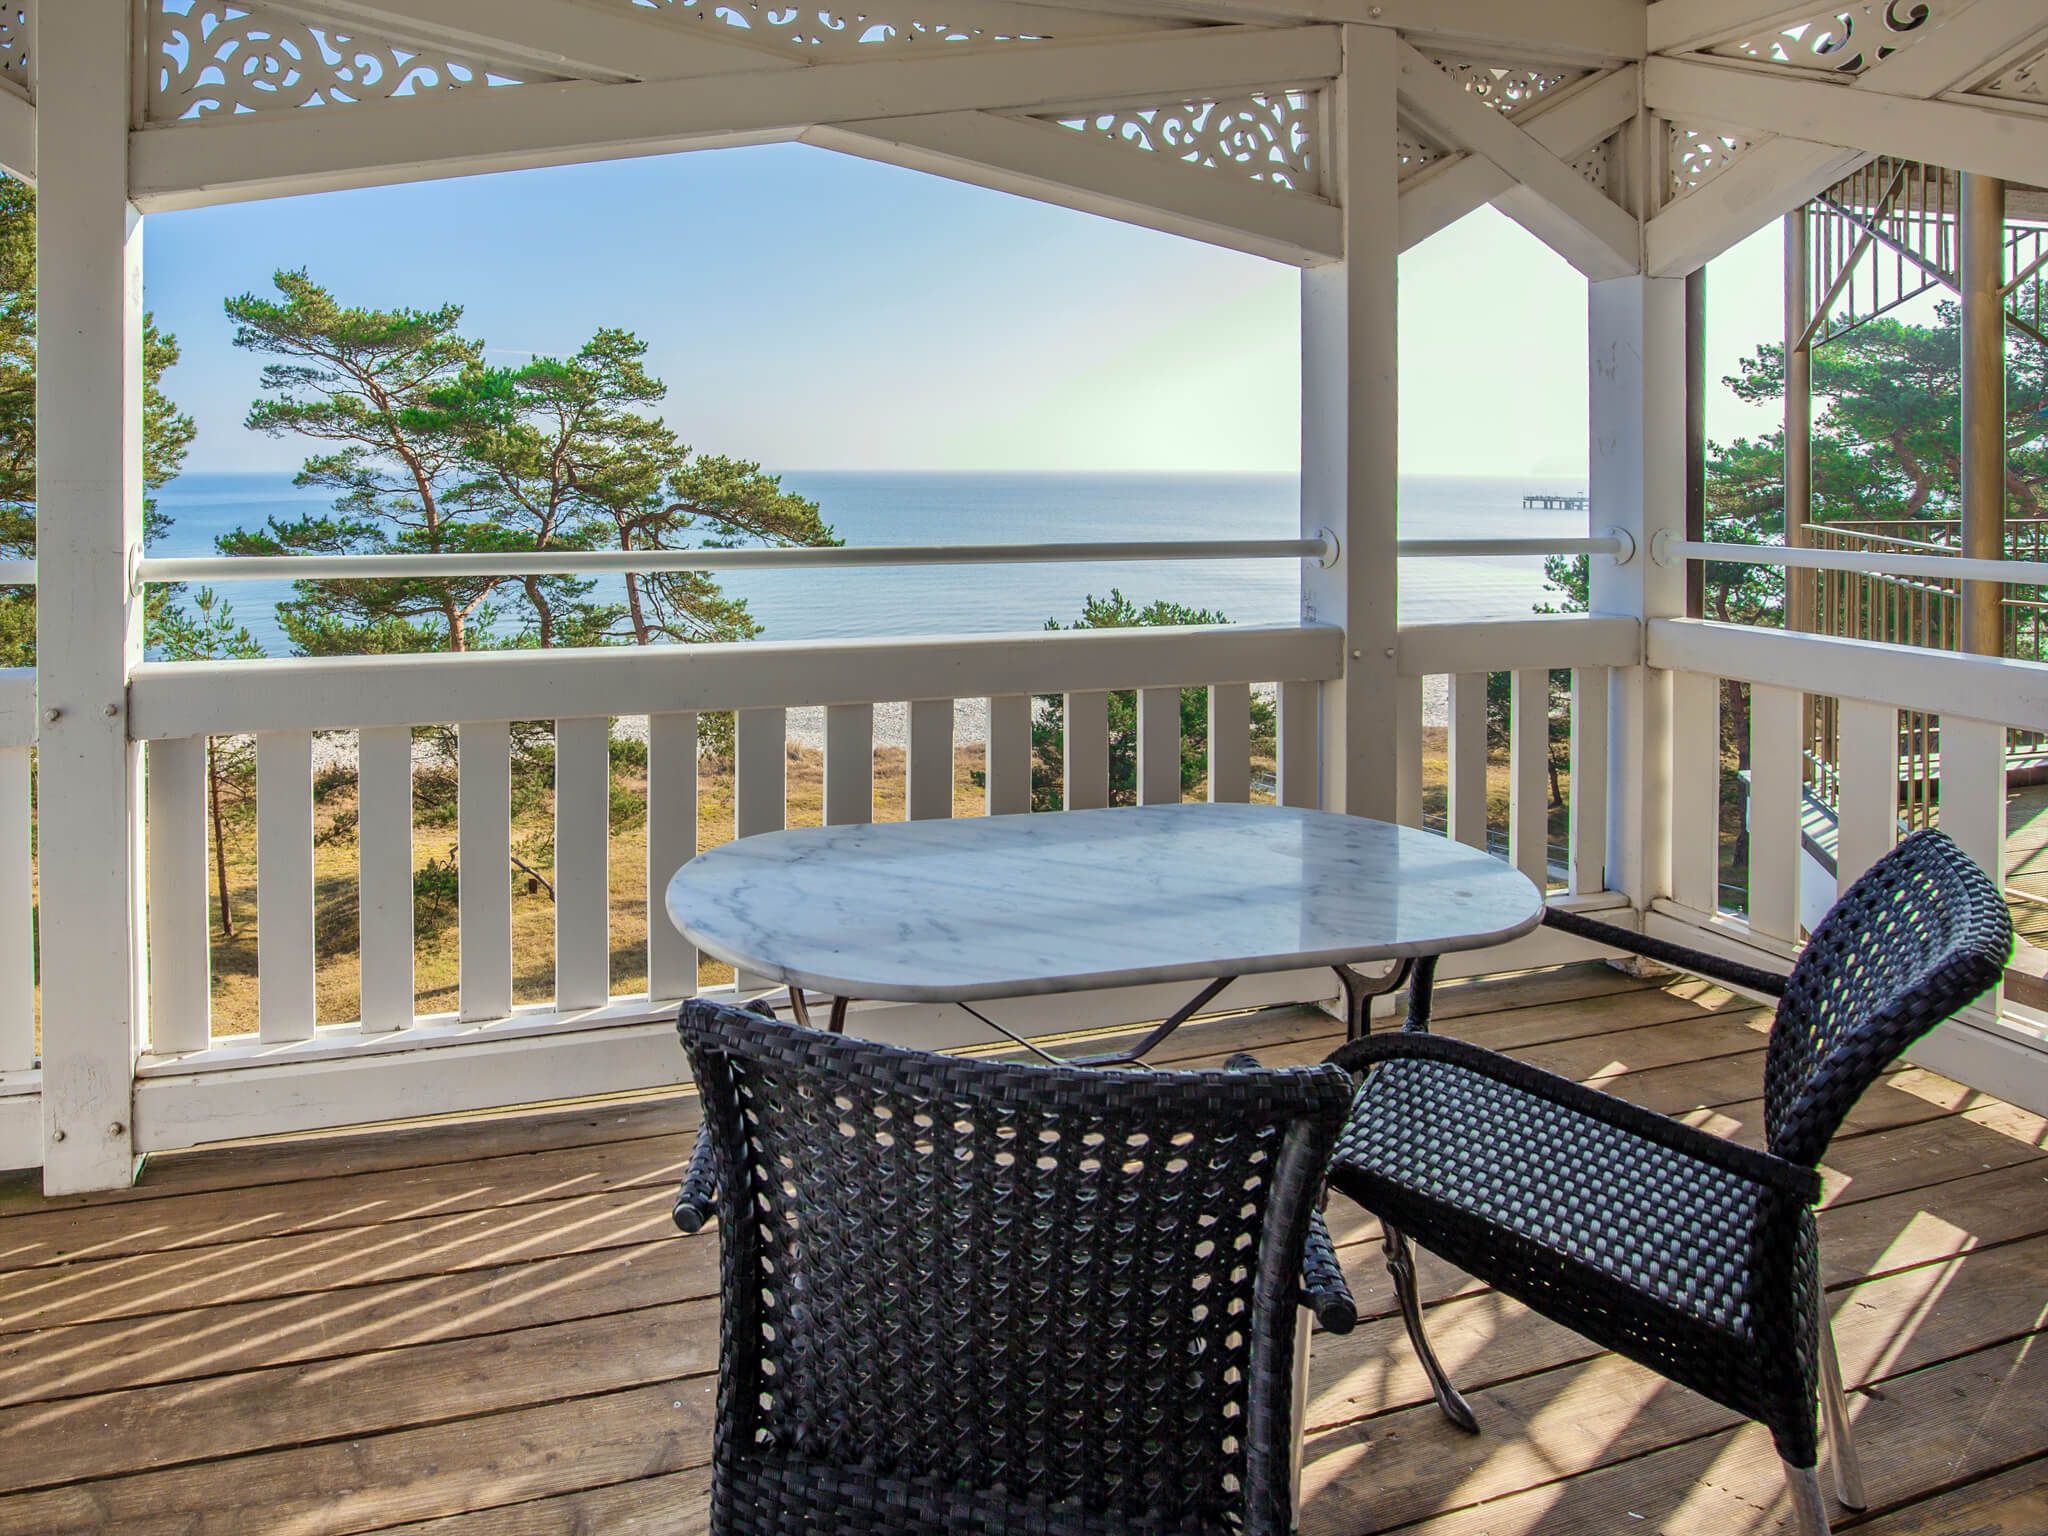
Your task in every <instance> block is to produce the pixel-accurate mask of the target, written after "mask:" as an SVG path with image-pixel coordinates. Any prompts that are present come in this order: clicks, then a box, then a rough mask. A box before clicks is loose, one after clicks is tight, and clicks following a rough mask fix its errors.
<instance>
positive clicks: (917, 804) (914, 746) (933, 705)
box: [903, 699, 953, 821]
mask: <svg viewBox="0 0 2048 1536" xmlns="http://www.w3.org/2000/svg"><path fill="white" fill-rule="evenodd" d="M908 714H909V717H910V718H909V720H908V722H907V724H908V737H909V742H910V746H909V752H908V762H907V764H906V766H905V770H904V772H905V777H906V783H905V785H904V792H903V807H904V812H903V813H904V818H905V819H906V820H908V821H944V820H946V819H947V818H948V817H950V816H951V815H952V814H953V701H952V700H951V699H913V700H911V701H910V704H909V706H908Z"/></svg>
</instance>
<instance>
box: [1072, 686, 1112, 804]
mask: <svg viewBox="0 0 2048 1536" xmlns="http://www.w3.org/2000/svg"><path fill="white" fill-rule="evenodd" d="M1066 716H1067V740H1066V747H1065V750H1064V751H1063V752H1062V753H1061V754H1060V761H1061V763H1062V765H1063V770H1062V777H1063V782H1062V791H1063V795H1062V803H1063V804H1064V805H1065V807H1066V809H1068V810H1070V811H1092V810H1099V809H1101V808H1102V807H1103V806H1106V805H1108V804H1109V695H1108V694H1106V693H1070V694H1068V695H1067V704H1066Z"/></svg>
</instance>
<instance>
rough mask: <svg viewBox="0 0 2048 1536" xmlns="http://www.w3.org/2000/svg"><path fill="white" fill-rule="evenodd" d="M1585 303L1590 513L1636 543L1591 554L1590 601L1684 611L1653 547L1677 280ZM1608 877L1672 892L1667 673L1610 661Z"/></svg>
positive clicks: (1680, 517) (1633, 887)
mask: <svg viewBox="0 0 2048 1536" xmlns="http://www.w3.org/2000/svg"><path fill="white" fill-rule="evenodd" d="M1590 293H1591V297H1590V302H1589V304H1588V320H1589V325H1588V333H1589V349H1590V361H1591V368H1590V372H1589V379H1588V388H1589V391H1590V399H1589V402H1588V405H1589V416H1590V433H1591V443H1590V448H1591V453H1590V466H1589V467H1590V470H1591V481H1590V484H1591V491H1592V509H1591V515H1592V521H1593V523H1594V525H1595V526H1598V527H1603V528H1605V527H1614V528H1621V529H1623V530H1625V531H1626V532H1627V533H1629V534H1630V535H1631V536H1632V537H1633V538H1634V539H1635V542H1636V549H1637V550H1638V551H1639V553H1638V554H1637V555H1636V557H1635V558H1634V559H1633V560H1631V561H1629V562H1628V564H1626V565H1615V564H1613V563H1612V562H1610V561H1605V560H1595V561H1594V562H1593V566H1592V577H1593V583H1592V585H1593V590H1592V599H1593V601H1592V610H1593V612H1594V613H1596V614H1606V615H1614V616H1618V617H1624V618H1632V619H1635V620H1637V621H1639V622H1640V621H1642V620H1645V619H1652V618H1677V617H1679V616H1681V615H1683V613H1684V612H1685V573H1684V569H1683V568H1682V566H1680V565H1677V564H1673V565H1670V566H1663V565H1659V564H1658V563H1657V562H1656V561H1655V560H1654V559H1652V558H1651V557H1650V554H1649V551H1650V548H1651V542H1650V541H1651V537H1652V535H1654V534H1655V533H1657V532H1658V531H1659V530H1660V529H1667V528H1668V529H1670V530H1671V534H1672V537H1674V538H1679V537H1683V533H1684V526H1685V282H1684V280H1683V279H1682V278H1668V277H1617V278H1612V279H1610V280H1608V281H1606V282H1601V283H1594V284H1592V285H1591V289H1590ZM1607 724H1608V744H1607V762H1608V772H1607V859H1606V868H1607V883H1608V885H1609V886H1610V887H1611V888H1612V889H1614V890H1617V891H1621V892H1624V893H1626V894H1627V896H1628V897H1629V899H1630V901H1631V902H1632V903H1633V904H1634V906H1635V907H1636V909H1637V910H1638V911H1641V910H1644V909H1647V908H1648V906H1649V904H1650V903H1651V902H1652V901H1654V900H1656V899H1657V898H1658V897H1662V896H1669V895H1670V894H1671V689H1670V674H1669V673H1667V672H1662V671H1653V670H1651V669H1650V668H1649V667H1647V666H1634V667H1616V668H1614V669H1613V671H1612V672H1611V674H1610V682H1609V688H1608V712H1607Z"/></svg>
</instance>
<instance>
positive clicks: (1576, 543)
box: [1397, 528, 1636, 565]
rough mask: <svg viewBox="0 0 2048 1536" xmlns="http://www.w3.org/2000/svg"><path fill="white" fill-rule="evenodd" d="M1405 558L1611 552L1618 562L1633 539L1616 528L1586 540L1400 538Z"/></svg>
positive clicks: (1629, 555)
mask: <svg viewBox="0 0 2048 1536" xmlns="http://www.w3.org/2000/svg"><path fill="white" fill-rule="evenodd" d="M1397 547H1398V548H1399V550H1400V553H1401V555H1402V557H1403V558H1404V559H1442V558H1446V557H1458V556H1467V557H1470V556H1479V555H1612V556H1614V559H1615V562H1616V563H1617V564H1619V565H1626V564H1628V562H1629V561H1630V560H1631V559H1633V558H1634V556H1635V552H1636V541H1635V540H1634V539H1632V538H1630V537H1629V535H1628V534H1626V533H1624V532H1623V531H1622V530H1621V529H1619V528H1610V529H1609V530H1608V531H1607V532H1606V533H1604V534H1599V535H1596V536H1594V537H1592V538H1585V539H1402V540H1401V541H1400V542H1399V544H1398V546H1397Z"/></svg>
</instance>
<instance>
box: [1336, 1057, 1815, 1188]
mask: <svg viewBox="0 0 2048 1536" xmlns="http://www.w3.org/2000/svg"><path fill="white" fill-rule="evenodd" d="M1329 1060H1330V1062H1331V1063H1332V1064H1333V1065H1335V1066H1339V1067H1342V1068H1344V1070H1345V1071H1347V1072H1351V1073H1353V1074H1357V1075H1363V1074H1364V1073H1366V1072H1367V1071H1369V1070H1370V1069H1371V1068H1373V1067H1375V1066H1377V1065H1379V1064H1381V1063H1383V1062H1389V1061H1404V1060H1406V1061H1418V1060H1419V1061H1439V1062H1443V1063H1445V1064H1447V1065H1450V1066H1454V1067H1457V1068H1459V1069H1460V1070H1462V1071H1468V1072H1476V1073H1479V1074H1481V1075H1482V1076H1486V1077H1490V1078H1493V1079H1494V1080H1495V1081H1496V1082H1500V1083H1505V1084H1506V1085H1507V1086H1508V1087H1510V1088H1514V1089H1517V1090H1518V1091H1520V1092H1523V1093H1528V1094H1533V1095H1535V1096H1536V1097H1538V1098H1542V1099H1547V1100H1549V1101H1550V1102H1551V1103H1553V1104H1557V1105H1560V1106H1562V1107H1563V1108H1565V1109H1569V1110H1571V1111H1573V1112H1574V1113H1576V1114H1581V1115H1584V1116H1585V1117H1586V1118H1587V1119H1589V1120H1597V1121H1599V1122H1601V1123H1602V1124H1605V1125H1611V1126H1613V1127H1615V1128H1616V1129H1617V1130H1621V1131H1626V1132H1628V1133H1629V1134H1630V1135H1632V1136H1639V1137H1641V1138H1642V1139H1643V1140H1645V1141H1649V1142H1654V1143H1655V1144H1657V1145H1658V1146H1662V1147H1668V1148H1670V1149H1671V1150H1672V1151H1674V1152H1679V1153H1683V1154H1684V1155H1686V1156H1688V1157H1693V1158H1697V1159H1698V1160H1699V1161H1701V1162H1703V1163H1707V1164H1710V1165H1711V1166H1713V1167H1716V1168H1719V1169H1721V1170H1723V1171H1724V1172H1727V1173H1731V1174H1734V1175H1735V1176H1736V1177H1737V1178H1741V1179H1747V1180H1749V1181H1750V1182H1751V1183H1753V1184H1760V1185H1762V1186H1764V1187H1765V1188H1767V1189H1771V1190H1773V1191H1775V1192H1777V1193H1778V1194H1780V1195H1783V1196H1786V1197H1787V1198H1789V1199H1793V1200H1797V1201H1798V1202H1800V1203H1801V1204H1803V1205H1812V1204H1813V1203H1814V1202H1815V1201H1817V1200H1819V1199H1820V1175H1819V1173H1817V1172H1816V1171H1815V1170H1813V1169H1812V1168H1809V1167H1806V1166H1805V1165H1804V1164H1801V1163H1794V1162H1789V1161H1787V1160H1786V1159H1784V1158H1782V1157H1774V1156H1773V1155H1772V1154H1770V1153H1769V1152H1763V1151H1759V1150H1757V1149H1756V1148H1754V1147H1745V1146H1743V1145H1742V1144H1741V1143H1739V1142H1733V1141H1730V1140H1728V1139H1727V1138H1726V1137H1725V1136H1716V1135H1714V1134H1713V1133H1712V1132H1710V1131H1703V1130H1701V1129H1699V1128H1698V1127H1697V1126H1691V1125H1687V1124H1686V1123H1685V1122H1684V1121H1682V1120H1674V1119H1672V1118H1671V1117H1670V1116H1669V1115H1660V1114H1658V1113H1657V1112H1656V1111H1655V1110H1649V1109H1645V1108H1643V1107H1642V1106H1641V1105H1640V1104H1631V1103H1629V1102H1628V1100H1626V1099H1618V1098H1616V1097H1614V1095H1612V1094H1609V1093H1601V1092H1600V1091H1599V1090H1598V1089H1594V1088H1588V1087H1586V1086H1585V1085H1584V1084H1582V1083H1575V1082H1573V1081H1572V1080H1571V1079H1570V1078H1565V1077H1559V1076H1557V1074H1555V1073H1553V1072H1545V1071H1544V1070H1543V1069H1542V1068H1540V1067H1532V1066H1530V1065H1528V1064H1527V1063H1526V1062H1520V1061H1517V1060H1515V1059H1514V1058H1513V1057H1512V1056H1503V1055H1501V1054H1500V1053H1499V1052H1498V1051H1489V1050H1487V1049H1486V1048H1485V1047H1484V1046H1479V1045H1474V1044H1473V1043H1472V1042H1471V1041H1469V1040H1460V1039H1457V1038H1455V1037H1453V1036H1450V1035H1409V1034H1385V1035H1372V1036H1369V1037H1367V1038H1366V1039H1363V1040H1357V1041H1354V1042H1352V1043H1351V1044H1349V1045H1346V1046H1341V1047H1339V1048H1338V1049H1337V1050H1336V1051H1334V1052H1333V1053H1331V1055H1330V1057H1329Z"/></svg>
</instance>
